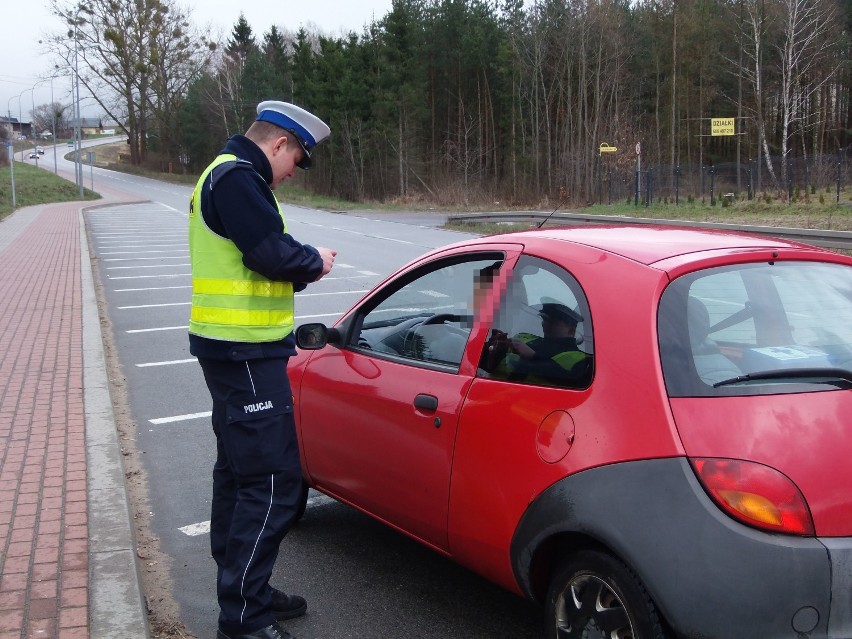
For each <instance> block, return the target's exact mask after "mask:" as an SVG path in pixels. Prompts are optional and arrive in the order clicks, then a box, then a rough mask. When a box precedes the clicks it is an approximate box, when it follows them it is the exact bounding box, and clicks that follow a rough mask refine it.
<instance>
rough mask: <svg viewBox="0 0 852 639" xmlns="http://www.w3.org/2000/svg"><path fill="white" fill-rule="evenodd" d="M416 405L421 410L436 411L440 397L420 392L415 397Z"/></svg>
mask: <svg viewBox="0 0 852 639" xmlns="http://www.w3.org/2000/svg"><path fill="white" fill-rule="evenodd" d="M414 407H415V408H419V409H421V410H428V411H436V410H438V398H437V397H435V396H434V395H427V394H425V393H420V394H419V395H418V396H417V397H415V398H414Z"/></svg>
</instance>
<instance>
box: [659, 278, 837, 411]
mask: <svg viewBox="0 0 852 639" xmlns="http://www.w3.org/2000/svg"><path fill="white" fill-rule="evenodd" d="M850 318H852V268H850V267H849V266H844V265H839V264H826V263H818V262H775V263H761V264H744V265H736V266H727V267H720V268H714V269H707V270H704V271H700V272H697V273H691V274H689V275H686V276H683V277H680V278H678V279H677V280H675V281H674V282H672V284H670V285H669V287H668V288H667V289H666V291H665V293H664V294H663V297H662V299H661V300H660V308H659V314H658V338H659V346H660V356H661V359H662V365H663V374H664V377H665V382H666V388H667V390H668V393H669V395H670V396H672V397H685V396H686V397H688V396H729V395H754V394H772V393H791V392H811V391H814V390H835V389H838V388H840V389H848V388H852V321H850Z"/></svg>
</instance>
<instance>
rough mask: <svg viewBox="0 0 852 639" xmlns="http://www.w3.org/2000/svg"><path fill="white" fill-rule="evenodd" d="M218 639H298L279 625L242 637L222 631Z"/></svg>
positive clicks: (219, 631)
mask: <svg viewBox="0 0 852 639" xmlns="http://www.w3.org/2000/svg"><path fill="white" fill-rule="evenodd" d="M216 639H296V638H295V637H294V636H293V635H291V634H290V633H289V632H287V631H286V630H284V628H282V627H281V626H279V625H278V624H277V623H274V624H272V625H271V626H266V628H261V629H260V630H255V631H254V632H249V633H247V634H242V635H226V634H225V633H224V632H222V631H221V630H217V631H216Z"/></svg>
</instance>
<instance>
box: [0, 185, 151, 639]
mask: <svg viewBox="0 0 852 639" xmlns="http://www.w3.org/2000/svg"><path fill="white" fill-rule="evenodd" d="M100 191H101V194H102V195H103V196H104V198H105V199H102V200H100V201H98V202H95V203H90V204H88V206H103V205H105V204H106V205H110V204H117V203H127V202H129V201H130V199H131V198H130V196H128V194H126V193H121V192H118V191H113V190H111V189H108V188H106V189H104V188H102V189H100ZM81 206H82V205H81V203H80V202H69V203H62V204H48V205H43V206H34V207H28V208H25V209H19V210H17V211H15V212H14V213H13V214H12V215H11V216H9V217H7V218H6V219H4V220H0V639H148V637H149V629H148V624H147V615H146V610H145V605H144V598H143V597H142V594H141V589H140V585H139V578H138V571H137V568H136V559H135V543H134V541H133V533H132V524H131V522H132V515H131V513H130V510H129V506H128V502H127V493H126V488H125V486H124V472H123V467H122V462H121V453H120V447H119V443H118V434H117V431H116V428H115V421H114V418H113V415H112V410H113V409H112V404H111V401H110V397H109V383H108V381H107V377H106V371H105V363H104V356H103V345H102V338H101V333H100V322H99V319H98V311H97V302H96V298H95V291H94V284H93V281H92V273H91V271H90V267H89V253H88V247H87V245H86V241H85V235H84V233H83V231H82V230H81V228H82V226H81V220H82V217H81Z"/></svg>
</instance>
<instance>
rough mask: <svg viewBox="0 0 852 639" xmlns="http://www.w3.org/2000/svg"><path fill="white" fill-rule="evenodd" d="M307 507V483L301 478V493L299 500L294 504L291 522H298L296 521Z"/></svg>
mask: <svg viewBox="0 0 852 639" xmlns="http://www.w3.org/2000/svg"><path fill="white" fill-rule="evenodd" d="M307 507H308V484H307V483H306V482H305V481H304V480H302V494H301V495H299V501H298V503H297V504H296V516H295V517H294V518H293V523H294V524H295V523H298V521H299V520H300V519H301V518H302V516H303V515H304V514H305V510H306V509H307Z"/></svg>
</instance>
